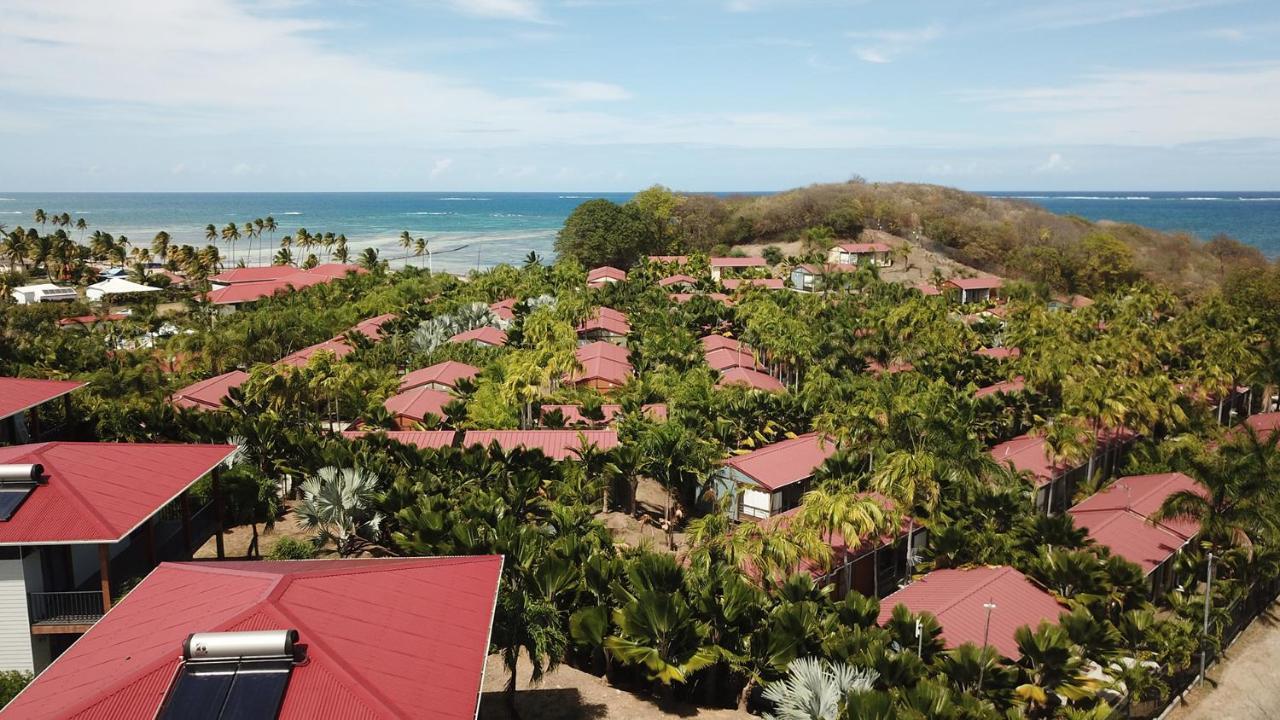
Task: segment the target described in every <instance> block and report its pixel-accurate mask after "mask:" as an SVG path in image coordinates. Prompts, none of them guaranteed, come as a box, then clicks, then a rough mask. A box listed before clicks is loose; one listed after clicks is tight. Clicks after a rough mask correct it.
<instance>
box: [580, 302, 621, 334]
mask: <svg viewBox="0 0 1280 720" xmlns="http://www.w3.org/2000/svg"><path fill="white" fill-rule="evenodd" d="M592 330H604V331H605V332H608V333H610V334H613V335H627V334H630V332H631V324H630V323H629V322H627V316H626V313H621V312H618V311H617V310H614V309H613V308H606V307H600V308H596V309H595V311H593V312H592V313H591V317H589V318H587V319H586V320H585V321H583V323H582V324H581V325H579V326H578V333H579V334H581V333H585V332H590V331H592Z"/></svg>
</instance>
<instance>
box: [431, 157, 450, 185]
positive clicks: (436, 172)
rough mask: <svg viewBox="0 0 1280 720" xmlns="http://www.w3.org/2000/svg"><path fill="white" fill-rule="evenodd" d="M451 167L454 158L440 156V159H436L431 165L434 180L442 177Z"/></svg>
mask: <svg viewBox="0 0 1280 720" xmlns="http://www.w3.org/2000/svg"><path fill="white" fill-rule="evenodd" d="M451 167H453V158H440V159H439V160H436V161H435V163H433V164H432V165H431V179H432V180H434V179H436V178H438V177H440V176H441V175H443V174H444V173H445V172H448V170H449V168H451Z"/></svg>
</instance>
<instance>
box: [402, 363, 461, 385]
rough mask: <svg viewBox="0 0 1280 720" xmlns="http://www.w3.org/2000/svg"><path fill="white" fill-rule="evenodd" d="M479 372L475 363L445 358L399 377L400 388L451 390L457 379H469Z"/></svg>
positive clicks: (456, 383)
mask: <svg viewBox="0 0 1280 720" xmlns="http://www.w3.org/2000/svg"><path fill="white" fill-rule="evenodd" d="M479 374H480V368H478V367H476V366H475V365H468V364H466V363H461V362H457V361H456V360H446V361H444V362H441V363H436V364H435V365H431V366H428V367H424V368H422V369H420V370H414V371H413V372H411V373H409V374H408V375H405V376H404V377H402V378H400V390H401V392H403V391H405V390H412V389H414V388H419V387H426V388H431V389H432V390H441V391H448V390H453V389H455V388H457V387H458V382H459V381H461V380H470V379H471V378H474V377H475V376H477V375H479Z"/></svg>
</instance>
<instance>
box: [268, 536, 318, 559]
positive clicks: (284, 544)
mask: <svg viewBox="0 0 1280 720" xmlns="http://www.w3.org/2000/svg"><path fill="white" fill-rule="evenodd" d="M315 556H316V546H315V545H312V544H311V543H309V542H303V541H302V540H294V539H293V538H291V537H282V538H280V539H279V540H277V541H276V544H275V545H272V546H271V552H269V553H267V559H268V560H310V559H311V558H313V557H315Z"/></svg>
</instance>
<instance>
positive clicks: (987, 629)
mask: <svg viewBox="0 0 1280 720" xmlns="http://www.w3.org/2000/svg"><path fill="white" fill-rule="evenodd" d="M982 607H984V608H986V610H987V622H986V624H985V625H983V626H982V655H981V657H980V658H979V659H980V660H981V662H982V664H981V665H979V666H978V694H982V680H983V678H984V677H985V676H986V674H987V640H988V638H989V637H990V636H991V611H992V610H995V609H996V604H995V602H994V598H992V599H991V600H988V601H986V602H984V603H982Z"/></svg>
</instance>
